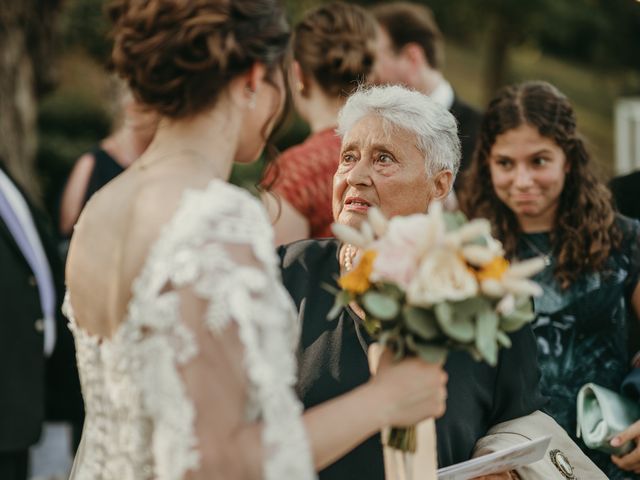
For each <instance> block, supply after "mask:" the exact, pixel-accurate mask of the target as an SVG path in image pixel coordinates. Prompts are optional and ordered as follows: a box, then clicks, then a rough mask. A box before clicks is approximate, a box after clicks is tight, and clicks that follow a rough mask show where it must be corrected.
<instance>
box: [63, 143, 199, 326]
mask: <svg viewBox="0 0 640 480" xmlns="http://www.w3.org/2000/svg"><path fill="white" fill-rule="evenodd" d="M162 160H166V161H162ZM190 160H192V159H189V158H180V156H179V155H176V156H175V157H174V158H167V159H161V160H159V161H158V163H157V164H154V165H152V166H150V167H147V168H144V167H140V165H144V162H145V157H144V156H143V157H142V158H141V159H140V160H139V161H138V162H137V163H136V164H134V166H132V167H131V168H130V169H129V170H127V171H125V172H124V173H123V174H122V175H120V176H119V177H117V178H116V179H115V180H113V181H112V182H110V183H109V184H108V185H106V186H105V187H104V188H103V189H102V190H100V191H99V192H98V193H97V194H96V195H94V196H93V197H92V199H91V201H90V202H89V203H88V204H87V206H86V208H85V210H84V211H83V213H82V215H81V217H80V219H79V220H78V223H77V225H76V227H75V230H74V234H73V239H72V242H71V246H70V249H69V256H68V261H67V268H66V279H67V288H68V289H69V291H70V292H72V306H73V309H74V312H75V316H76V321H77V322H78V324H79V325H80V326H81V327H82V328H83V329H85V330H86V331H87V332H90V333H92V334H94V335H98V336H99V337H101V338H110V337H111V336H112V335H113V333H114V332H115V331H116V330H117V328H118V327H119V325H120V323H121V322H122V321H123V319H124V317H125V314H126V310H127V305H128V303H129V300H130V299H131V287H132V284H133V282H134V281H135V279H136V278H137V277H138V275H139V273H140V271H141V269H142V267H143V266H144V264H145V261H146V258H147V255H148V253H149V251H150V249H151V247H152V246H153V244H154V243H155V241H156V240H157V238H158V236H159V235H160V233H161V231H162V228H163V227H164V225H165V224H166V223H167V222H168V221H169V220H170V219H171V218H172V216H173V214H174V213H175V210H176V208H177V206H178V204H179V202H180V199H181V197H182V195H183V194H184V192H185V190H189V189H196V190H199V189H202V188H204V187H205V186H206V184H207V183H208V182H209V181H210V180H211V174H210V172H207V171H204V170H203V168H202V166H199V165H194V164H193V162H192V161H190Z"/></svg>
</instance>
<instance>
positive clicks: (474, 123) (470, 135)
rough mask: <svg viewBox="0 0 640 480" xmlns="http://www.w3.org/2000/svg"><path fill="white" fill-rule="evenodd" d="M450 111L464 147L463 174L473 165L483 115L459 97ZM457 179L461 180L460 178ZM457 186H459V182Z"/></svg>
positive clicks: (461, 164)
mask: <svg viewBox="0 0 640 480" xmlns="http://www.w3.org/2000/svg"><path fill="white" fill-rule="evenodd" d="M449 111H450V112H451V113H452V114H453V116H454V117H455V118H456V120H457V121H458V136H459V137H460V144H461V147H462V160H461V163H460V172H462V171H464V170H465V169H467V168H468V167H469V165H470V164H471V159H472V157H473V151H474V150H475V148H476V139H477V138H478V134H479V132H480V122H481V121H482V114H481V113H480V112H479V111H478V110H476V109H474V108H473V107H472V106H471V105H468V104H466V103H464V102H463V101H462V100H460V99H459V98H458V97H455V98H454V99H453V104H452V105H451V108H450V109H449ZM457 178H460V176H458V177H457ZM455 186H456V187H457V186H458V181H457V180H456V185H455Z"/></svg>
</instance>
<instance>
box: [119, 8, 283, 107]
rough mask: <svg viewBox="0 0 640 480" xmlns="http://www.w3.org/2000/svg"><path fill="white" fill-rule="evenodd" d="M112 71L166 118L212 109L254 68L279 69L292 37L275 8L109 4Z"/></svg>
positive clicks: (139, 97) (271, 73)
mask: <svg viewBox="0 0 640 480" xmlns="http://www.w3.org/2000/svg"><path fill="white" fill-rule="evenodd" d="M108 14H109V16H110V18H111V20H112V22H113V32H112V34H113V39H114V45H113V52H112V66H113V68H114V69H115V70H116V71H117V73H118V74H119V75H120V76H121V77H123V78H124V79H125V80H127V82H128V83H129V86H130V87H131V90H132V92H133V94H134V95H135V96H136V97H137V98H138V99H139V100H140V101H141V102H142V103H144V104H146V105H148V106H149V107H150V108H152V109H155V110H157V111H158V112H159V113H160V114H162V115H164V116H167V117H171V118H183V117H189V116H192V115H195V114H197V113H200V112H202V111H205V110H206V109H208V108H209V107H211V106H212V105H213V104H214V103H215V101H216V99H217V98H218V95H219V94H220V92H221V91H222V90H223V89H224V87H225V86H226V85H227V84H228V83H229V81H230V80H231V79H233V78H234V77H236V76H237V75H239V74H241V73H244V72H246V71H248V70H249V68H251V66H252V65H253V64H255V63H256V62H260V63H262V64H264V65H265V66H266V67H267V71H268V75H269V76H268V78H269V79H271V78H272V75H273V73H274V71H276V70H277V69H283V68H284V65H283V64H284V59H285V58H286V56H287V55H286V53H287V49H288V43H289V37H290V29H289V26H288V23H287V21H286V18H285V16H284V11H283V9H282V7H281V6H280V3H279V2H278V1H277V0H113V1H112V2H111V3H110V5H109V7H108Z"/></svg>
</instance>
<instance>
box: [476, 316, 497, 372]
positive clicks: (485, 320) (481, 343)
mask: <svg viewBox="0 0 640 480" xmlns="http://www.w3.org/2000/svg"><path fill="white" fill-rule="evenodd" d="M497 333H498V314H497V313H496V312H495V311H493V310H490V309H488V310H483V311H481V312H479V313H478V318H477V321H476V348H477V349H478V351H479V352H480V354H481V355H482V358H483V359H484V361H485V362H487V363H488V364H489V365H491V366H492V367H495V366H496V364H497V363H498V344H497V343H496V336H497Z"/></svg>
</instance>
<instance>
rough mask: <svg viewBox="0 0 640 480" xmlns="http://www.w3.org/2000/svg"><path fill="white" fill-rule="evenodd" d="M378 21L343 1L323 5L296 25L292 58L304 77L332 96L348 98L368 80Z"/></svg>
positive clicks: (373, 55)
mask: <svg viewBox="0 0 640 480" xmlns="http://www.w3.org/2000/svg"><path fill="white" fill-rule="evenodd" d="M375 41H376V21H375V19H374V17H373V16H372V15H371V14H370V13H369V12H367V11H366V10H365V9H364V8H362V7H360V6H358V5H350V4H347V3H343V2H332V3H328V4H326V5H322V6H320V7H318V8H316V9H314V10H312V11H310V12H309V13H307V14H306V15H305V16H304V18H303V19H302V20H301V21H300V23H298V24H297V25H296V27H295V28H294V32H293V40H292V43H293V56H294V58H295V59H296V60H297V61H298V63H299V64H300V67H301V70H302V73H303V75H307V76H310V77H312V78H313V79H314V80H315V81H316V82H317V83H318V85H319V86H320V88H322V89H323V90H324V91H325V93H327V94H328V95H330V96H331V97H339V96H345V97H346V96H349V95H350V94H351V93H353V91H354V90H355V89H356V88H357V87H358V84H359V83H361V82H364V81H366V78H367V76H368V75H369V74H370V73H371V70H372V69H373V62H374V58H375V48H376V47H375Z"/></svg>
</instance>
